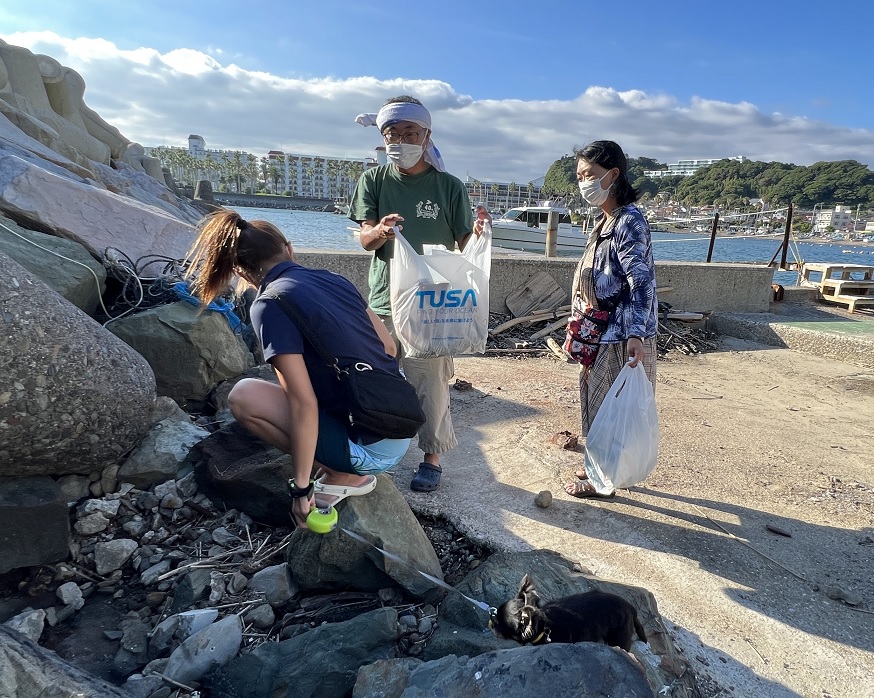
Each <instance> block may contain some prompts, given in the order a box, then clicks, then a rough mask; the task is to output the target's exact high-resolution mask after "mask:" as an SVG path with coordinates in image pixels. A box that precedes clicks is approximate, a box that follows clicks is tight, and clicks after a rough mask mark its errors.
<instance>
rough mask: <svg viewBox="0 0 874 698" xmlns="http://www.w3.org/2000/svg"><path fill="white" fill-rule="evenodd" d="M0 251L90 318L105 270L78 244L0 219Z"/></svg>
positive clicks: (102, 290)
mask: <svg viewBox="0 0 874 698" xmlns="http://www.w3.org/2000/svg"><path fill="white" fill-rule="evenodd" d="M22 238H23V239H22ZM0 248H2V249H3V253H4V254H6V255H8V256H9V257H10V258H12V259H14V260H15V261H16V262H18V263H19V264H20V265H21V266H23V267H24V268H25V269H27V270H28V271H29V272H30V273H31V274H33V275H34V276H36V277H37V278H39V279H40V280H42V281H43V282H44V283H45V284H46V285H47V286H49V288H52V289H54V290H55V291H57V292H58V293H60V294H61V295H62V296H63V297H64V298H66V299H67V300H68V301H70V303H72V304H73V305H75V306H76V307H77V308H79V309H80V310H82V311H83V312H85V313H88V314H91V313H93V312H94V310H95V308H97V304H98V303H99V302H100V297H101V296H102V295H103V292H104V290H105V284H104V282H105V281H106V269H104V268H103V265H102V264H100V263H99V262H98V261H97V260H96V259H94V257H92V256H91V255H90V254H88V251H87V250H86V249H85V248H84V247H82V245H80V244H79V243H77V242H73V241H72V240H66V239H65V238H59V237H57V236H55V235H46V234H45V233H38V232H35V231H33V230H28V229H27V228H22V227H21V226H19V225H18V224H16V223H15V222H14V221H12V220H10V219H8V218H5V217H3V216H0ZM53 253H54V254H53ZM70 260H73V261H70Z"/></svg>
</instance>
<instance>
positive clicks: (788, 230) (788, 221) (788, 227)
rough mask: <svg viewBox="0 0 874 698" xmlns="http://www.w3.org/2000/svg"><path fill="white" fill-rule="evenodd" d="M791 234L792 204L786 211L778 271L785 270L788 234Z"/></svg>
mask: <svg viewBox="0 0 874 698" xmlns="http://www.w3.org/2000/svg"><path fill="white" fill-rule="evenodd" d="M791 232H792V204H791V203H790V204H789V210H788V211H786V230H785V231H784V232H783V254H782V255H780V269H782V270H783V271H785V270H786V255H787V254H788V253H789V234H790V233H791Z"/></svg>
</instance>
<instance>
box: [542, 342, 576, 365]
mask: <svg viewBox="0 0 874 698" xmlns="http://www.w3.org/2000/svg"><path fill="white" fill-rule="evenodd" d="M546 346H547V347H548V348H549V350H550V351H551V352H552V353H553V354H555V356H556V358H559V359H561V360H562V361H564V362H565V363H568V364H572V363H573V362H574V360H573V359H572V358H570V357H569V356H568V355H567V354H565V353H564V350H563V349H562V348H561V346H559V343H558V342H556V341H555V340H554V339H553V338H552V337H547V338H546Z"/></svg>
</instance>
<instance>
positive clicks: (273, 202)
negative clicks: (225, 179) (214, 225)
mask: <svg viewBox="0 0 874 698" xmlns="http://www.w3.org/2000/svg"><path fill="white" fill-rule="evenodd" d="M213 197H214V198H215V202H216V203H217V204H222V205H225V206H260V207H263V208H291V209H310V210H313V211H325V210H328V211H333V210H334V202H333V201H332V200H331V199H319V198H306V197H302V196H276V195H273V194H236V193H231V192H215V193H214V194H213Z"/></svg>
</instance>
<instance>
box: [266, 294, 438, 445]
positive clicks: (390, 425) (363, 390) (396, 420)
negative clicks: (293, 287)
mask: <svg viewBox="0 0 874 698" xmlns="http://www.w3.org/2000/svg"><path fill="white" fill-rule="evenodd" d="M262 297H264V298H271V299H273V300H275V301H276V302H277V303H279V307H280V308H282V310H283V311H284V312H285V314H286V315H288V317H289V318H291V319H292V321H294V323H295V324H296V325H297V326H298V328H299V329H300V332H301V334H302V335H303V336H304V338H305V339H306V340H307V341H308V342H309V343H310V344H311V345H312V347H313V349H315V350H316V352H317V353H318V354H319V356H320V357H321V358H322V360H323V361H324V362H325V363H326V364H327V365H328V366H331V367H333V369H334V370H335V371H336V373H337V380H339V381H340V384H341V385H342V386H343V389H344V391H345V393H346V399H347V404H348V406H349V423H350V424H351V425H352V426H353V427H355V428H359V429H362V430H364V431H367V432H368V433H371V434H375V435H376V436H381V437H382V438H384V439H410V438H412V437H414V436H415V435H416V432H418V431H419V429H420V428H421V427H422V425H423V424H424V423H425V413H424V412H422V408H421V407H420V406H419V398H418V397H417V395H416V389H415V388H413V386H412V385H410V384H409V383H408V382H407V381H406V379H405V378H404V377H403V376H401V375H398V374H394V373H391V372H389V371H385V370H383V369H380V368H374V367H373V366H371V365H370V364H368V363H365V362H364V361H357V362H355V363H353V364H351V365H349V366H345V367H344V366H340V363H339V362H338V360H337V358H336V357H335V356H333V355H332V353H331V352H330V351H328V349H327V347H326V346H325V343H324V342H323V341H322V339H321V337H319V335H318V333H317V332H314V331H313V329H312V327H310V325H309V323H308V322H307V319H306V318H305V317H304V316H303V314H302V313H300V312H299V311H298V309H297V308H296V307H295V306H294V305H293V304H292V303H290V302H289V301H288V300H287V299H285V298H283V297H282V296H280V295H279V294H278V293H276V292H272V291H266V292H264V293H263V294H262Z"/></svg>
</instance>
